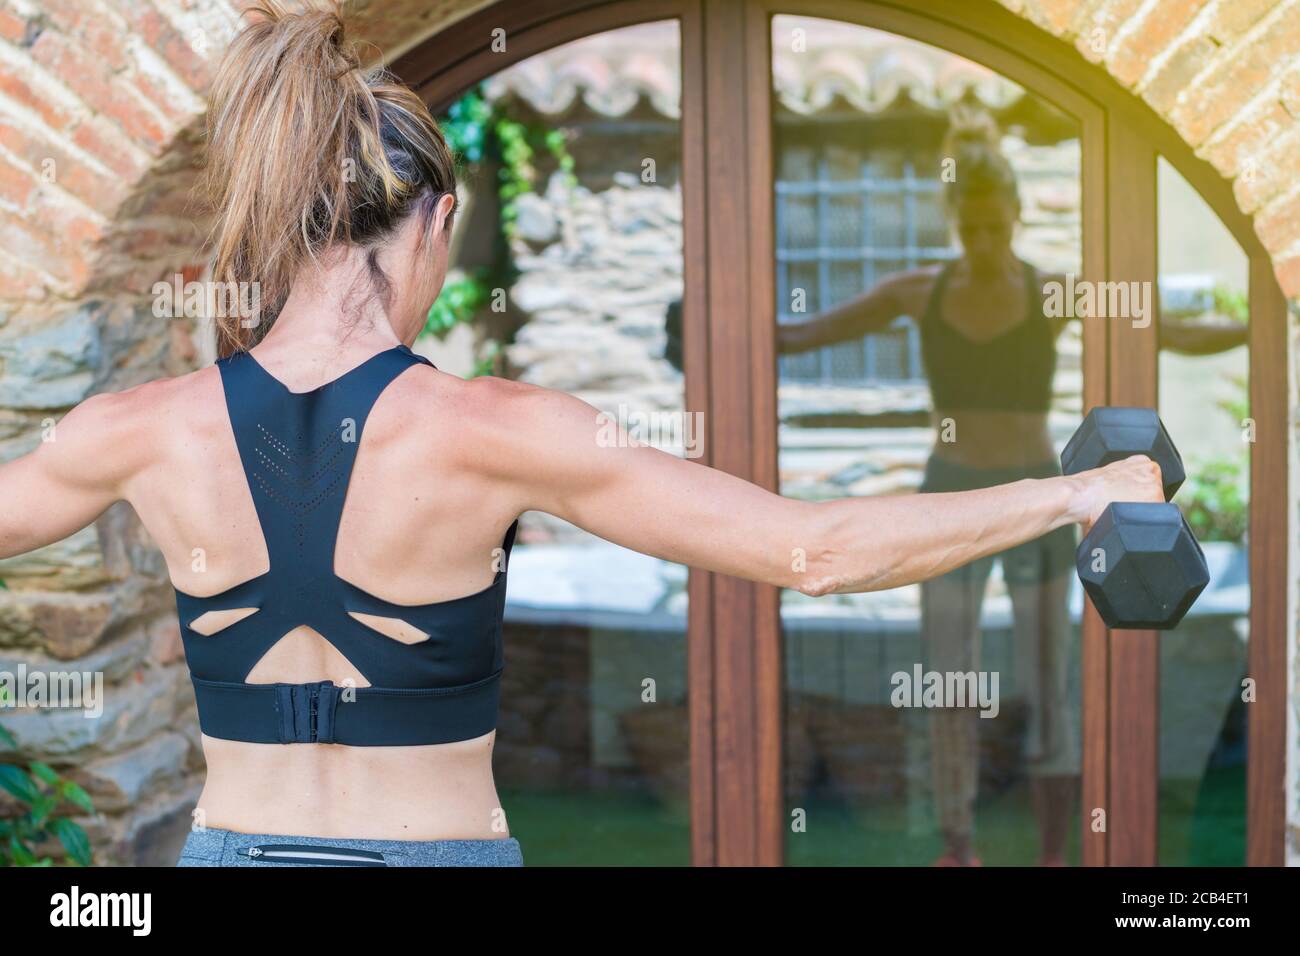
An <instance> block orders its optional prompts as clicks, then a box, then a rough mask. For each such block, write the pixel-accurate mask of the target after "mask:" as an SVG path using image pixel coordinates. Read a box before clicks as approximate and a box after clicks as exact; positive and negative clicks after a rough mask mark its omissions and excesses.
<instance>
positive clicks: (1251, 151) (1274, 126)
mask: <svg viewBox="0 0 1300 956" xmlns="http://www.w3.org/2000/svg"><path fill="white" fill-rule="evenodd" d="M1293 125H1294V124H1293V123H1292V122H1291V117H1290V116H1289V115H1288V114H1287V111H1286V110H1285V109H1283V108H1282V104H1281V103H1279V102H1277V101H1273V102H1269V103H1265V104H1261V105H1260V107H1258V108H1257V109H1256V110H1255V111H1254V112H1253V113H1251V114H1250V115H1249V116H1246V117H1242V118H1241V119H1240V120H1239V121H1238V122H1237V123H1236V125H1235V126H1233V127H1232V129H1230V130H1229V131H1228V132H1227V134H1226V135H1225V136H1224V137H1223V138H1222V139H1220V140H1219V141H1218V142H1216V143H1215V144H1214V145H1212V146H1207V147H1205V148H1204V149H1203V150H1201V151H1199V152H1200V155H1201V156H1202V158H1204V159H1205V160H1206V161H1208V162H1209V163H1210V164H1211V165H1213V166H1214V168H1215V169H1217V170H1218V171H1219V172H1220V173H1222V174H1223V175H1224V176H1227V177H1229V178H1231V177H1233V176H1236V175H1237V173H1238V172H1239V171H1240V170H1241V169H1242V167H1243V165H1244V164H1245V162H1246V160H1247V159H1248V158H1249V157H1252V156H1253V157H1255V160H1256V163H1257V165H1258V164H1259V163H1260V161H1261V158H1262V156H1263V154H1264V153H1265V151H1266V150H1268V149H1269V146H1270V144H1271V143H1273V142H1274V141H1276V139H1277V137H1278V134H1279V133H1281V132H1283V131H1285V130H1288V129H1290V128H1291V127H1292V126H1293Z"/></svg>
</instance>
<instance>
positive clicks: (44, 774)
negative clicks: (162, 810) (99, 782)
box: [0, 693, 95, 866]
mask: <svg viewBox="0 0 1300 956" xmlns="http://www.w3.org/2000/svg"><path fill="white" fill-rule="evenodd" d="M2 699H3V694H2V693H0V700H2ZM0 743H3V744H4V745H5V746H6V747H9V748H16V747H17V741H15V740H14V737H13V735H12V734H11V733H10V732H9V731H8V730H7V729H5V727H4V726H3V725H0ZM0 787H3V788H4V789H5V790H6V791H8V793H9V794H11V795H12V796H13V797H14V798H15V799H17V801H18V803H19V805H20V807H21V808H22V811H21V812H20V813H19V814H18V815H17V816H14V817H4V818H0V866H52V865H53V864H54V863H55V860H54V858H53V857H50V856H39V857H38V856H37V855H36V850H34V849H33V847H34V846H37V845H39V844H41V843H43V842H45V841H46V840H49V839H50V838H51V837H57V838H58V840H59V843H61V844H62V845H63V850H64V853H63V861H64V862H68V863H73V864H76V865H78V866H89V865H90V862H91V849H90V839H89V838H88V837H87V836H86V831H85V830H84V829H82V827H81V826H80V825H79V824H77V823H75V822H74V821H72V820H70V819H68V818H67V817H62V816H58V815H57V814H56V813H55V811H56V810H57V809H58V808H59V805H60V804H62V803H63V802H64V801H65V800H66V801H67V802H69V803H71V804H73V805H75V806H78V807H80V808H81V809H82V810H85V811H86V812H87V813H93V812H94V810H95V807H94V805H93V804H92V803H91V800H90V795H89V794H87V793H86V791H85V790H83V789H82V788H81V787H79V786H78V785H77V784H75V783H73V782H72V781H71V780H67V779H65V778H63V777H61V776H59V774H58V773H57V772H56V771H55V770H54V768H52V767H50V766H49V765H48V764H44V763H41V762H40V761H32V762H31V763H29V764H28V765H27V768H26V769H23V768H22V767H20V766H18V765H16V764H10V763H4V764H0Z"/></svg>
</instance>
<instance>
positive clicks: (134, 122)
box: [32, 30, 168, 149]
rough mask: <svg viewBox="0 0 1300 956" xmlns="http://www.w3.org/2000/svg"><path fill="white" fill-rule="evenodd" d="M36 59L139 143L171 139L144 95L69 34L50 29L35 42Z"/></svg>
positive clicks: (158, 144)
mask: <svg viewBox="0 0 1300 956" xmlns="http://www.w3.org/2000/svg"><path fill="white" fill-rule="evenodd" d="M32 59H34V60H36V62H38V63H40V64H41V65H42V66H44V67H46V68H47V69H48V70H50V72H52V73H54V74H55V75H57V76H58V77H59V79H60V80H62V81H63V82H64V83H65V84H66V85H67V86H68V87H69V88H70V89H71V90H72V91H73V92H74V93H76V94H77V95H78V96H79V97H81V99H82V100H83V101H84V102H85V103H86V105H87V106H90V107H91V108H93V109H95V110H97V111H99V112H100V113H102V114H104V115H105V116H107V117H108V118H110V119H112V120H114V121H116V122H117V123H118V124H119V125H120V126H121V127H122V129H123V130H124V131H125V132H126V133H127V135H128V136H130V137H131V138H132V139H133V140H135V141H136V142H137V143H140V144H141V145H148V146H153V147H154V148H155V149H156V148H157V147H159V146H161V144H163V143H165V142H166V141H167V139H168V132H167V131H166V130H164V129H163V128H162V126H160V125H159V124H158V122H157V120H156V119H154V117H153V116H152V115H151V114H150V113H149V112H148V110H147V109H145V107H144V105H143V102H142V98H141V97H140V95H139V94H138V93H137V92H136V91H135V90H134V89H132V88H131V87H129V86H126V85H124V84H123V83H121V82H120V81H118V80H117V79H116V78H115V77H113V76H111V75H110V74H108V73H107V72H106V71H105V70H104V69H103V68H102V66H101V65H100V64H97V63H95V62H93V61H91V60H90V58H89V57H87V56H86V55H85V53H84V51H82V50H81V49H80V48H78V47H77V46H75V45H74V44H72V43H71V42H70V41H69V40H68V39H67V38H66V37H63V36H60V35H59V34H56V33H54V32H53V31H50V30H46V31H45V32H44V33H42V34H41V35H40V38H39V39H37V41H36V42H35V43H34V44H33V45H32Z"/></svg>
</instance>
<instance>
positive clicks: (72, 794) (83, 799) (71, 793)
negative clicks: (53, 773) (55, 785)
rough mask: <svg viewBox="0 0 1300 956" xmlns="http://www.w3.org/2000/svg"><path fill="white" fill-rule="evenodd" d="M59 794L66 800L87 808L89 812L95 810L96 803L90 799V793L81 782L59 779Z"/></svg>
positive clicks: (84, 808)
mask: <svg viewBox="0 0 1300 956" xmlns="http://www.w3.org/2000/svg"><path fill="white" fill-rule="evenodd" d="M59 794H60V796H62V797H63V798H64V799H65V800H67V801H69V802H70V803H72V804H73V805H74V806H78V807H80V808H81V809H83V810H85V811H86V812H87V813H94V812H95V804H94V803H93V802H92V801H91V799H90V794H88V793H86V791H85V790H83V789H82V788H81V786H80V785H79V784H76V783H73V782H72V781H71V780H60V781H59Z"/></svg>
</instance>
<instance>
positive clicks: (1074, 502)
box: [1068, 455, 1165, 534]
mask: <svg viewBox="0 0 1300 956" xmlns="http://www.w3.org/2000/svg"><path fill="white" fill-rule="evenodd" d="M1068 477H1069V480H1070V481H1071V482H1072V483H1073V485H1074V495H1073V497H1072V499H1071V505H1070V514H1071V516H1072V517H1073V519H1074V520H1075V521H1076V522H1078V523H1080V524H1082V525H1083V533H1084V534H1087V533H1088V532H1089V531H1090V530H1091V529H1092V525H1093V522H1095V521H1096V520H1097V519H1098V518H1100V517H1101V513H1102V512H1103V511H1105V510H1106V506H1107V505H1109V504H1110V503H1111V502H1114V501H1155V502H1161V501H1164V500H1165V487H1164V482H1163V479H1162V478H1161V475H1160V466H1159V465H1157V464H1156V463H1155V462H1154V461H1152V460H1151V459H1150V458H1148V457H1147V456H1146V455H1131V456H1130V457H1128V458H1125V459H1124V460H1122V461H1116V462H1112V463H1111V464H1109V465H1103V466H1102V467H1101V468H1092V469H1090V470H1088V471H1081V472H1079V473H1077V474H1074V475H1070V476H1068Z"/></svg>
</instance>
